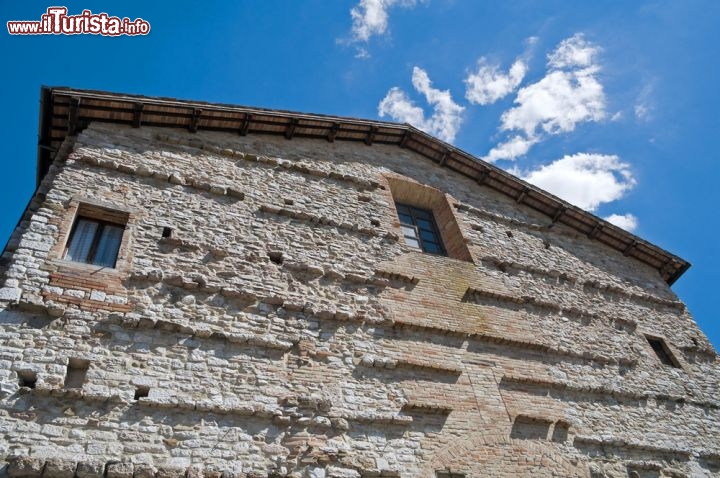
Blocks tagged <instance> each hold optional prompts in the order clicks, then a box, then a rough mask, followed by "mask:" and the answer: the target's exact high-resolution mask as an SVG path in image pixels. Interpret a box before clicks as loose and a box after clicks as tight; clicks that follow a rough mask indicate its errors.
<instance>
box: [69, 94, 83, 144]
mask: <svg viewBox="0 0 720 478" xmlns="http://www.w3.org/2000/svg"><path fill="white" fill-rule="evenodd" d="M79 109H80V98H79V97H78V96H71V97H70V109H69V111H68V123H67V131H68V136H75V135H76V134H77V132H78V110H79Z"/></svg>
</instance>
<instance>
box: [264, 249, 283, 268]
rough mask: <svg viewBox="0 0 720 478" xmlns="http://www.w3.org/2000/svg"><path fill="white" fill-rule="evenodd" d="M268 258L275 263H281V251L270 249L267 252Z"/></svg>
mask: <svg viewBox="0 0 720 478" xmlns="http://www.w3.org/2000/svg"><path fill="white" fill-rule="evenodd" d="M267 255H268V258H269V259H270V262H273V263H275V264H278V265H280V264H282V263H283V253H282V252H280V251H270V252H268V253H267Z"/></svg>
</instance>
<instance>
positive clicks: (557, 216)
mask: <svg viewBox="0 0 720 478" xmlns="http://www.w3.org/2000/svg"><path fill="white" fill-rule="evenodd" d="M565 211H567V207H565V206H560V207H559V208H557V211H555V214H553V217H552V221H551V222H550V227H552V226H554V225H555V223H557V222H558V221H559V220H560V218H561V217H562V215H563V214H565Z"/></svg>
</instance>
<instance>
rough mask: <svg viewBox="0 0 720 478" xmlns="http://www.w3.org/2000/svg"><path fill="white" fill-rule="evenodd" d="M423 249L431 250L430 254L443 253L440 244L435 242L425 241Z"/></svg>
mask: <svg viewBox="0 0 720 478" xmlns="http://www.w3.org/2000/svg"><path fill="white" fill-rule="evenodd" d="M423 249H424V250H425V252H429V253H430V254H442V253H443V250H442V248H441V247H440V244H435V243H434V242H424V243H423Z"/></svg>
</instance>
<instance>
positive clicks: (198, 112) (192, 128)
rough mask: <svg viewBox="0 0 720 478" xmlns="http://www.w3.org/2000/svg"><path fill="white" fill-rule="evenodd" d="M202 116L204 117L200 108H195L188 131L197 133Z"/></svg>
mask: <svg viewBox="0 0 720 478" xmlns="http://www.w3.org/2000/svg"><path fill="white" fill-rule="evenodd" d="M200 115H202V110H201V109H200V108H193V111H192V116H191V117H190V125H189V126H188V130H189V131H190V132H191V133H197V130H198V122H199V121H200Z"/></svg>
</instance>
